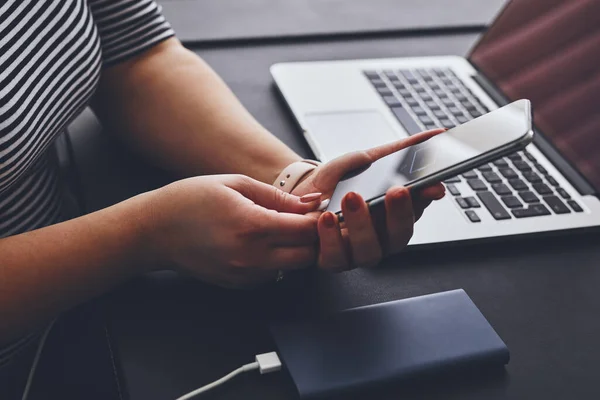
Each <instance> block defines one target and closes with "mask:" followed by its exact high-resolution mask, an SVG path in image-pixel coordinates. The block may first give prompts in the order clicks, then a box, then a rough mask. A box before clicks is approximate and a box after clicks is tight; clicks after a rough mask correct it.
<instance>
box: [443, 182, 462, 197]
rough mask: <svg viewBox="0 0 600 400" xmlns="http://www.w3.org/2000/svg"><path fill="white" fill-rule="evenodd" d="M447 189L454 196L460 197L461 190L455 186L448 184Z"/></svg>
mask: <svg viewBox="0 0 600 400" xmlns="http://www.w3.org/2000/svg"><path fill="white" fill-rule="evenodd" d="M446 189H448V191H449V192H450V193H451V194H452V196H460V190H458V188H457V187H456V185H453V184H451V183H450V184H447V185H446Z"/></svg>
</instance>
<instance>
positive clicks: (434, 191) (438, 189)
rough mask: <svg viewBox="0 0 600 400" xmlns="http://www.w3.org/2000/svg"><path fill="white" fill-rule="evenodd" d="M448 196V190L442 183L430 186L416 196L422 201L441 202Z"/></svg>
mask: <svg viewBox="0 0 600 400" xmlns="http://www.w3.org/2000/svg"><path fill="white" fill-rule="evenodd" d="M445 195H446V188H445V187H444V185H442V184H441V183H438V184H435V185H431V186H428V187H426V188H424V189H422V190H419V191H417V193H416V196H417V197H420V198H422V199H428V200H439V199H441V198H442V197H444V196H445Z"/></svg>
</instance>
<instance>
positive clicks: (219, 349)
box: [96, 33, 600, 400]
mask: <svg viewBox="0 0 600 400" xmlns="http://www.w3.org/2000/svg"><path fill="white" fill-rule="evenodd" d="M476 37H477V35H476V34H474V33H464V34H454V35H446V36H433V35H432V36H424V37H420V36H416V35H415V36H404V37H375V38H369V39H364V40H351V41H348V40H344V41H341V40H340V41H331V40H330V41H327V40H318V39H315V40H311V41H302V42H300V41H287V42H285V43H283V44H276V43H271V44H268V45H266V44H265V45H261V44H256V45H240V46H237V47H236V46H233V45H232V46H225V47H219V48H216V47H210V46H206V47H203V48H202V47H198V48H195V50H196V51H197V53H198V54H199V55H201V56H202V57H204V59H205V60H207V61H208V62H209V63H210V64H211V65H212V66H213V67H214V68H215V69H216V71H217V72H218V73H219V74H221V76H222V77H223V78H224V79H225V81H226V82H227V83H228V84H229V85H230V86H231V88H232V89H233V91H234V92H235V93H236V94H237V95H238V96H239V98H240V99H241V101H242V102H243V103H244V104H245V105H246V107H248V109H249V110H250V111H251V112H252V113H253V114H254V115H255V116H256V117H257V118H258V119H259V121H260V122H262V123H263V124H264V125H265V126H266V127H267V128H268V129H270V130H271V131H272V132H274V133H275V134H276V135H278V136H279V137H280V138H281V139H282V140H283V141H284V142H285V143H287V144H288V145H289V146H291V147H293V148H294V149H296V150H298V151H299V152H300V153H301V154H302V155H304V156H308V155H309V150H308V148H307V146H306V145H305V143H304V142H303V140H302V139H301V137H300V136H299V134H298V132H297V130H296V128H295V126H294V124H293V122H292V119H291V116H290V115H289V113H288V112H287V111H286V109H285V107H284V105H283V104H282V103H281V102H280V101H279V99H278V97H277V95H276V91H275V90H274V88H273V86H272V81H271V77H270V75H269V72H268V67H269V66H270V65H271V64H272V63H274V62H279V61H291V60H318V59H348V58H364V57H386V56H388V57H389V56H417V55H434V54H461V55H462V54H465V53H466V51H467V49H468V48H469V46H470V45H471V44H472V43H473V41H474V40H475V39H476ZM111 149H112V150H111V152H112V154H113V156H112V158H111V160H113V161H114V160H116V159H118V160H121V161H124V160H128V159H129V156H128V155H127V154H128V153H122V154H123V155H122V156H119V155H116V156H115V155H114V154H116V153H115V152H114V148H111ZM114 168H116V167H114ZM140 171H141V170H140ZM144 171H145V172H144V173H145V174H146V176H150V175H151V172H148V171H146V170H144ZM133 181H135V182H138V183H139V182H140V179H132V180H131V181H125V183H123V187H126V186H127V185H128V184H129V183H128V182H133ZM141 181H142V182H150V181H149V180H147V179H146V178H143V179H142V180H141ZM148 184H149V183H148ZM141 186H144V185H141ZM141 186H139V185H138V187H136V189H135V190H137V189H141V188H142V187H141ZM127 187H128V188H130V186H127ZM130 189H131V188H130ZM131 190H134V189H131ZM125 192H126V190H123V191H122V195H123V196H125V195H126V193H125ZM116 200H118V199H117V198H113V199H110V200H101V201H99V202H97V204H96V205H97V206H101V205H103V204H102V203H103V202H112V201H116ZM598 243H600V237H599V236H598V235H588V236H576V235H571V236H562V237H557V238H553V239H544V240H531V239H528V240H519V241H511V242H507V241H505V242H498V243H495V244H486V245H473V246H468V247H465V246H463V247H455V248H451V249H445V250H443V251H436V252H428V253H418V252H414V253H407V254H402V255H398V256H395V257H393V258H390V259H388V260H386V261H385V262H384V265H383V266H382V267H381V268H378V269H374V270H356V271H352V272H348V273H344V274H341V275H328V274H322V273H319V272H317V271H305V272H301V273H299V274H297V275H296V276H289V277H287V278H286V280H285V281H284V282H282V283H280V284H274V285H272V286H268V287H265V288H263V289H261V290H257V291H248V292H239V291H227V290H221V289H216V288H213V287H210V286H206V285H203V284H201V283H199V282H196V281H193V280H191V279H185V278H182V277H179V276H177V275H174V274H172V273H159V274H154V275H149V276H147V277H144V278H142V279H139V280H137V281H135V282H132V283H131V284H129V285H126V286H125V287H123V288H121V289H120V290H118V291H116V292H115V293H113V294H111V295H110V296H109V297H108V298H107V299H106V301H107V304H108V306H107V316H108V318H107V319H108V320H107V326H108V330H109V332H110V336H111V344H112V348H113V350H114V357H115V361H116V367H117V370H118V373H119V375H120V377H121V384H122V386H121V390H122V391H123V392H124V393H125V394H126V397H127V398H129V399H131V400H154V399H156V400H165V399H174V398H176V397H178V396H180V395H182V394H183V393H186V392H188V391H190V390H192V389H194V388H196V387H199V386H202V385H204V384H206V383H208V382H210V381H212V380H214V379H216V378H219V377H220V376H222V375H224V374H225V373H227V372H229V371H230V370H233V369H235V368H237V367H238V366H240V365H242V364H244V363H247V362H250V361H252V360H253V356H254V355H255V354H257V353H260V352H265V351H270V350H273V344H272V343H271V341H270V338H269V336H268V334H267V332H266V329H265V323H266V321H269V320H272V319H277V318H285V317H289V316H299V315H305V314H315V313H320V312H325V311H329V310H337V309H343V308H348V307H353V306H359V305H366V304H373V303H378V302H383V301H389V300H394V299H400V298H406V297H412V296H417V295H421V294H426V293H433V292H439V291H444V290H450V289H455V288H464V289H465V290H466V291H467V293H468V294H469V295H470V296H471V298H472V299H473V300H474V302H475V303H476V304H477V305H478V307H479V308H480V309H481V311H482V312H483V313H484V315H485V316H486V317H487V318H488V320H489V321H490V322H491V324H492V325H493V326H494V327H495V329H496V330H497V332H498V333H499V334H500V336H501V337H502V338H503V339H504V340H505V341H506V343H507V344H508V346H509V348H510V350H511V355H512V359H511V362H510V364H509V365H508V367H507V369H506V374H504V375H493V376H478V375H476V376H468V377H462V378H460V379H457V380H445V381H433V382H428V383H425V384H420V385H415V386H408V387H406V386H405V387H385V388H381V389H379V390H377V391H371V392H369V393H368V394H366V395H360V396H358V395H357V398H377V399H398V398H402V399H482V398H485V399H537V398H539V399H561V400H562V399H566V398H572V399H588V398H589V399H591V398H599V397H600V387H599V386H598V384H597V379H598V376H599V374H600V373H599V372H598V371H599V370H600V369H599V368H598V367H597V364H598V361H600V346H599V345H598V344H597V341H598V337H600V318H599V317H598V316H599V315H600V292H599V291H598V287H599V286H600V245H598ZM203 398H206V399H231V398H260V399H266V400H267V399H291V398H294V397H293V389H292V386H291V383H290V382H289V381H288V380H287V378H286V376H285V374H283V373H280V374H272V375H267V376H259V375H258V374H257V373H250V374H247V375H246V376H241V377H239V378H236V380H235V381H232V382H231V383H229V384H227V385H226V386H224V387H223V388H222V389H219V390H216V391H214V392H213V393H210V394H208V395H207V396H205V397H203Z"/></svg>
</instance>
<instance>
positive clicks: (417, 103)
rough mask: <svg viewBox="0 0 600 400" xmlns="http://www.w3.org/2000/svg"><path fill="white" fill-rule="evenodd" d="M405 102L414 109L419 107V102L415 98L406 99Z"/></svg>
mask: <svg viewBox="0 0 600 400" xmlns="http://www.w3.org/2000/svg"><path fill="white" fill-rule="evenodd" d="M404 100H405V101H406V102H407V103H408V105H409V106H411V107H414V106H418V105H419V102H418V101H417V99H415V98H414V97H405V98H404Z"/></svg>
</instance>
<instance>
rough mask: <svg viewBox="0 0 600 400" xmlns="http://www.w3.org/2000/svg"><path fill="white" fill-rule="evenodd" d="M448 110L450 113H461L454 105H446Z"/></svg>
mask: <svg viewBox="0 0 600 400" xmlns="http://www.w3.org/2000/svg"><path fill="white" fill-rule="evenodd" d="M448 111H450V113H451V114H452V115H462V113H463V112H462V111H461V110H460V109H459V108H458V107H454V106H452V107H448Z"/></svg>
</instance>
